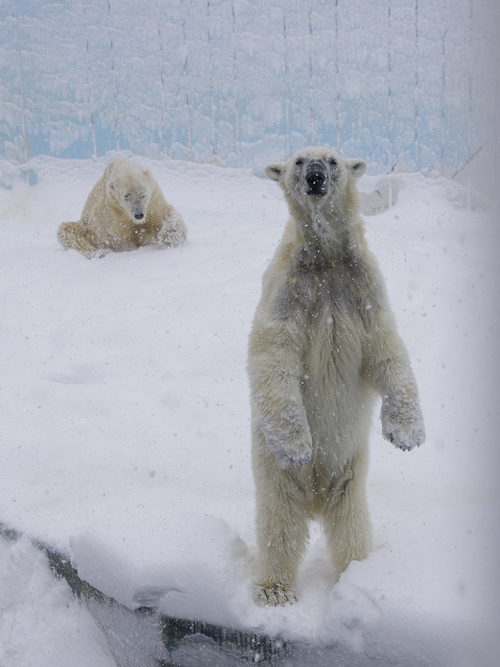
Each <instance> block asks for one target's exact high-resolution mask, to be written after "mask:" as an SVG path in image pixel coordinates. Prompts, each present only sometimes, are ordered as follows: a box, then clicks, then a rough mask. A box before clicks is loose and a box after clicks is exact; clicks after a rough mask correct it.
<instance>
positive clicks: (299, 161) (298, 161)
mask: <svg viewBox="0 0 500 667" xmlns="http://www.w3.org/2000/svg"><path fill="white" fill-rule="evenodd" d="M304 162H305V160H304V158H303V157H299V158H297V161H296V162H295V164H296V165H297V166H298V167H300V165H301V164H304Z"/></svg>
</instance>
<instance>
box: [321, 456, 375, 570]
mask: <svg viewBox="0 0 500 667" xmlns="http://www.w3.org/2000/svg"><path fill="white" fill-rule="evenodd" d="M367 458H368V457H367V450H363V449H361V450H359V451H358V452H357V454H356V455H355V458H354V460H353V462H352V467H351V469H350V470H349V472H346V475H345V476H344V477H343V478H342V479H341V480H339V482H337V488H336V489H335V491H334V493H333V494H332V496H331V498H330V499H329V500H328V501H327V506H326V509H325V512H324V515H323V525H324V529H325V533H326V539H327V544H328V550H329V552H330V556H331V558H332V561H333V564H334V566H335V569H336V572H337V575H338V576H340V574H341V573H342V572H343V571H344V570H345V569H347V567H348V565H349V563H350V562H351V561H353V560H364V559H365V558H366V557H367V556H368V554H369V552H370V549H371V546H372V538H371V534H372V530H371V522H370V516H369V512H368V503H367V500H366V473H367V470H366V469H367V460H366V459H367Z"/></svg>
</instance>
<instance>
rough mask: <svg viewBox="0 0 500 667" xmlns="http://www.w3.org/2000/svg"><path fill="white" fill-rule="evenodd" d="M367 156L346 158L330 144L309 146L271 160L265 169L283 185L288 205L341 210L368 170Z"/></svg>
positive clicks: (310, 209) (321, 209) (269, 175)
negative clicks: (282, 158) (363, 157)
mask: <svg viewBox="0 0 500 667" xmlns="http://www.w3.org/2000/svg"><path fill="white" fill-rule="evenodd" d="M366 168H367V164H366V162H365V161H364V160H357V159H350V160H349V159H345V158H343V157H341V156H340V155H339V154H338V153H336V152H335V151H334V150H331V149H330V148H316V147H315V146H308V147H307V148H302V149H301V150H299V151H297V152H296V153H295V154H294V155H292V157H291V158H290V159H289V160H287V161H286V162H271V164H268V165H267V166H266V167H265V169H264V173H265V174H266V176H267V177H268V178H270V179H272V180H273V181H277V182H278V183H279V185H280V186H281V187H282V189H283V191H284V193H285V197H286V198H287V200H288V203H289V205H291V206H292V207H294V206H295V205H297V204H299V206H300V207H301V208H302V209H305V210H306V211H307V212H313V211H321V212H322V213H324V214H326V215H328V214H329V213H335V212H336V211H339V212H342V211H345V210H346V207H347V208H350V206H349V199H351V198H352V197H354V196H355V195H354V193H355V191H356V181H357V180H358V179H359V178H360V177H361V176H362V175H363V174H364V173H365V171H366Z"/></svg>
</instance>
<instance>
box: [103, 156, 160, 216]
mask: <svg viewBox="0 0 500 667" xmlns="http://www.w3.org/2000/svg"><path fill="white" fill-rule="evenodd" d="M107 187H108V190H109V193H110V194H111V196H112V197H113V199H114V200H115V201H116V202H117V204H118V205H119V206H120V207H121V208H122V209H123V211H124V212H125V214H126V215H127V217H129V218H130V219H131V220H132V222H133V223H135V224H138V225H140V224H142V223H144V222H145V218H146V212H147V209H148V205H149V200H150V199H151V194H152V191H153V187H152V176H151V173H150V172H149V170H148V169H143V168H142V167H140V166H139V165H134V164H133V163H131V161H130V160H127V161H117V163H116V165H114V166H113V169H112V171H111V173H110V174H109V178H108V181H107Z"/></svg>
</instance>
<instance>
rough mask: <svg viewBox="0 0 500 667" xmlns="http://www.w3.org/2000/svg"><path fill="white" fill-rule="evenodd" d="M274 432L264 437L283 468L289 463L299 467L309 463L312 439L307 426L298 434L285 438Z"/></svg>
mask: <svg viewBox="0 0 500 667" xmlns="http://www.w3.org/2000/svg"><path fill="white" fill-rule="evenodd" d="M280 435H281V437H279V436H277V435H276V434H269V435H267V437H266V442H267V446H268V447H269V449H270V451H271V452H272V453H273V454H274V456H275V457H276V459H277V460H278V463H280V465H281V466H282V467H283V468H286V467H288V466H290V465H293V466H297V467H298V468H300V467H301V466H303V465H306V463H309V461H310V460H311V455H312V440H311V434H310V433H309V428H307V430H305V429H303V430H302V429H301V432H300V433H299V434H294V436H293V437H289V438H285V437H283V434H280Z"/></svg>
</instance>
